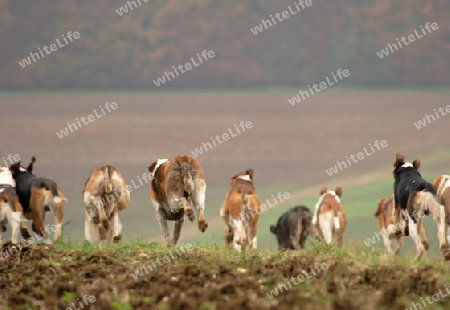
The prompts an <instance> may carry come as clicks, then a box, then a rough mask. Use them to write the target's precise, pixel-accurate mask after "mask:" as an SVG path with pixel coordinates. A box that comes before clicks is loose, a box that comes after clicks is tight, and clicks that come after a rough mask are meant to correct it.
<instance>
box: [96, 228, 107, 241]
mask: <svg viewBox="0 0 450 310" xmlns="http://www.w3.org/2000/svg"><path fill="white" fill-rule="evenodd" d="M98 234H99V235H100V240H105V239H106V229H105V228H104V227H103V226H99V227H98Z"/></svg>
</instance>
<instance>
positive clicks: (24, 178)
mask: <svg viewBox="0 0 450 310" xmlns="http://www.w3.org/2000/svg"><path fill="white" fill-rule="evenodd" d="M35 161H36V158H34V157H33V159H32V161H31V163H30V165H28V167H27V168H24V167H22V166H21V165H20V162H17V163H14V164H12V165H11V166H10V167H9V170H10V171H11V172H12V175H13V178H14V180H15V182H16V193H17V196H18V197H19V201H20V204H21V205H22V208H23V214H24V216H25V218H27V219H28V220H32V228H33V231H34V232H36V233H37V234H38V235H40V236H42V237H44V238H45V242H46V243H49V244H50V243H52V241H51V240H50V239H49V236H48V231H47V230H48V229H46V228H44V224H45V215H46V213H47V212H49V211H52V213H53V216H54V219H55V223H56V231H55V234H54V239H53V241H57V240H58V239H59V238H60V236H61V229H62V218H63V209H64V204H65V202H66V201H67V198H65V197H64V194H63V192H62V191H61V189H59V188H58V185H57V184H56V183H55V182H54V181H53V180H51V179H48V178H43V177H37V176H35V175H34V174H32V173H31V172H32V171H33V163H34V162H35ZM20 230H21V232H22V235H23V236H24V237H25V235H26V234H27V231H28V229H27V228H26V225H25V223H24V222H22V223H21V226H20ZM28 235H29V234H28Z"/></svg>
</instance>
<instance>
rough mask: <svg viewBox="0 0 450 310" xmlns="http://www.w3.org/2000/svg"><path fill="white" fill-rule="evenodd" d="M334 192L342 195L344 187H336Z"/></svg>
mask: <svg viewBox="0 0 450 310" xmlns="http://www.w3.org/2000/svg"><path fill="white" fill-rule="evenodd" d="M334 192H335V193H336V195H338V196H339V197H342V187H340V186H338V187H336V189H335V190H334Z"/></svg>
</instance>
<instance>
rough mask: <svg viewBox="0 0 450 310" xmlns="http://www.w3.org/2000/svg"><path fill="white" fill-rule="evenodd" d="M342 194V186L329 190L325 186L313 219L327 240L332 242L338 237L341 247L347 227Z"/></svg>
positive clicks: (321, 191)
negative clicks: (341, 198)
mask: <svg viewBox="0 0 450 310" xmlns="http://www.w3.org/2000/svg"><path fill="white" fill-rule="evenodd" d="M341 196H342V188H341V187H336V189H335V190H334V191H329V190H327V188H326V187H325V186H324V187H322V189H321V190H320V198H319V201H318V202H317V203H316V206H315V212H314V216H313V220H312V223H313V225H315V226H316V228H317V230H318V231H319V233H320V234H321V237H323V239H324V240H325V242H326V243H327V244H330V243H331V242H332V240H333V238H337V245H338V246H339V247H342V245H343V242H344V233H345V229H346V228H347V215H346V214H345V211H344V207H343V206H342V204H341V200H340V197H341Z"/></svg>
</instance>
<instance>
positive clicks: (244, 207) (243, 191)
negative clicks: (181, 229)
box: [220, 168, 261, 250]
mask: <svg viewBox="0 0 450 310" xmlns="http://www.w3.org/2000/svg"><path fill="white" fill-rule="evenodd" d="M260 205H261V203H260V202H259V199H258V195H257V194H256V190H255V186H254V184H253V169H251V168H250V169H247V170H246V171H243V172H239V173H237V174H235V175H234V176H233V177H232V178H231V183H230V187H229V189H228V192H227V193H226V195H225V199H224V201H223V203H222V207H221V209H220V216H221V217H222V219H223V221H224V222H225V225H226V226H225V245H226V246H227V247H230V246H231V244H233V247H234V248H235V249H237V250H241V249H242V250H245V249H246V248H247V247H248V248H250V249H256V248H257V237H256V233H257V230H258V227H257V226H258V218H259V214H260V213H261V209H260Z"/></svg>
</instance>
